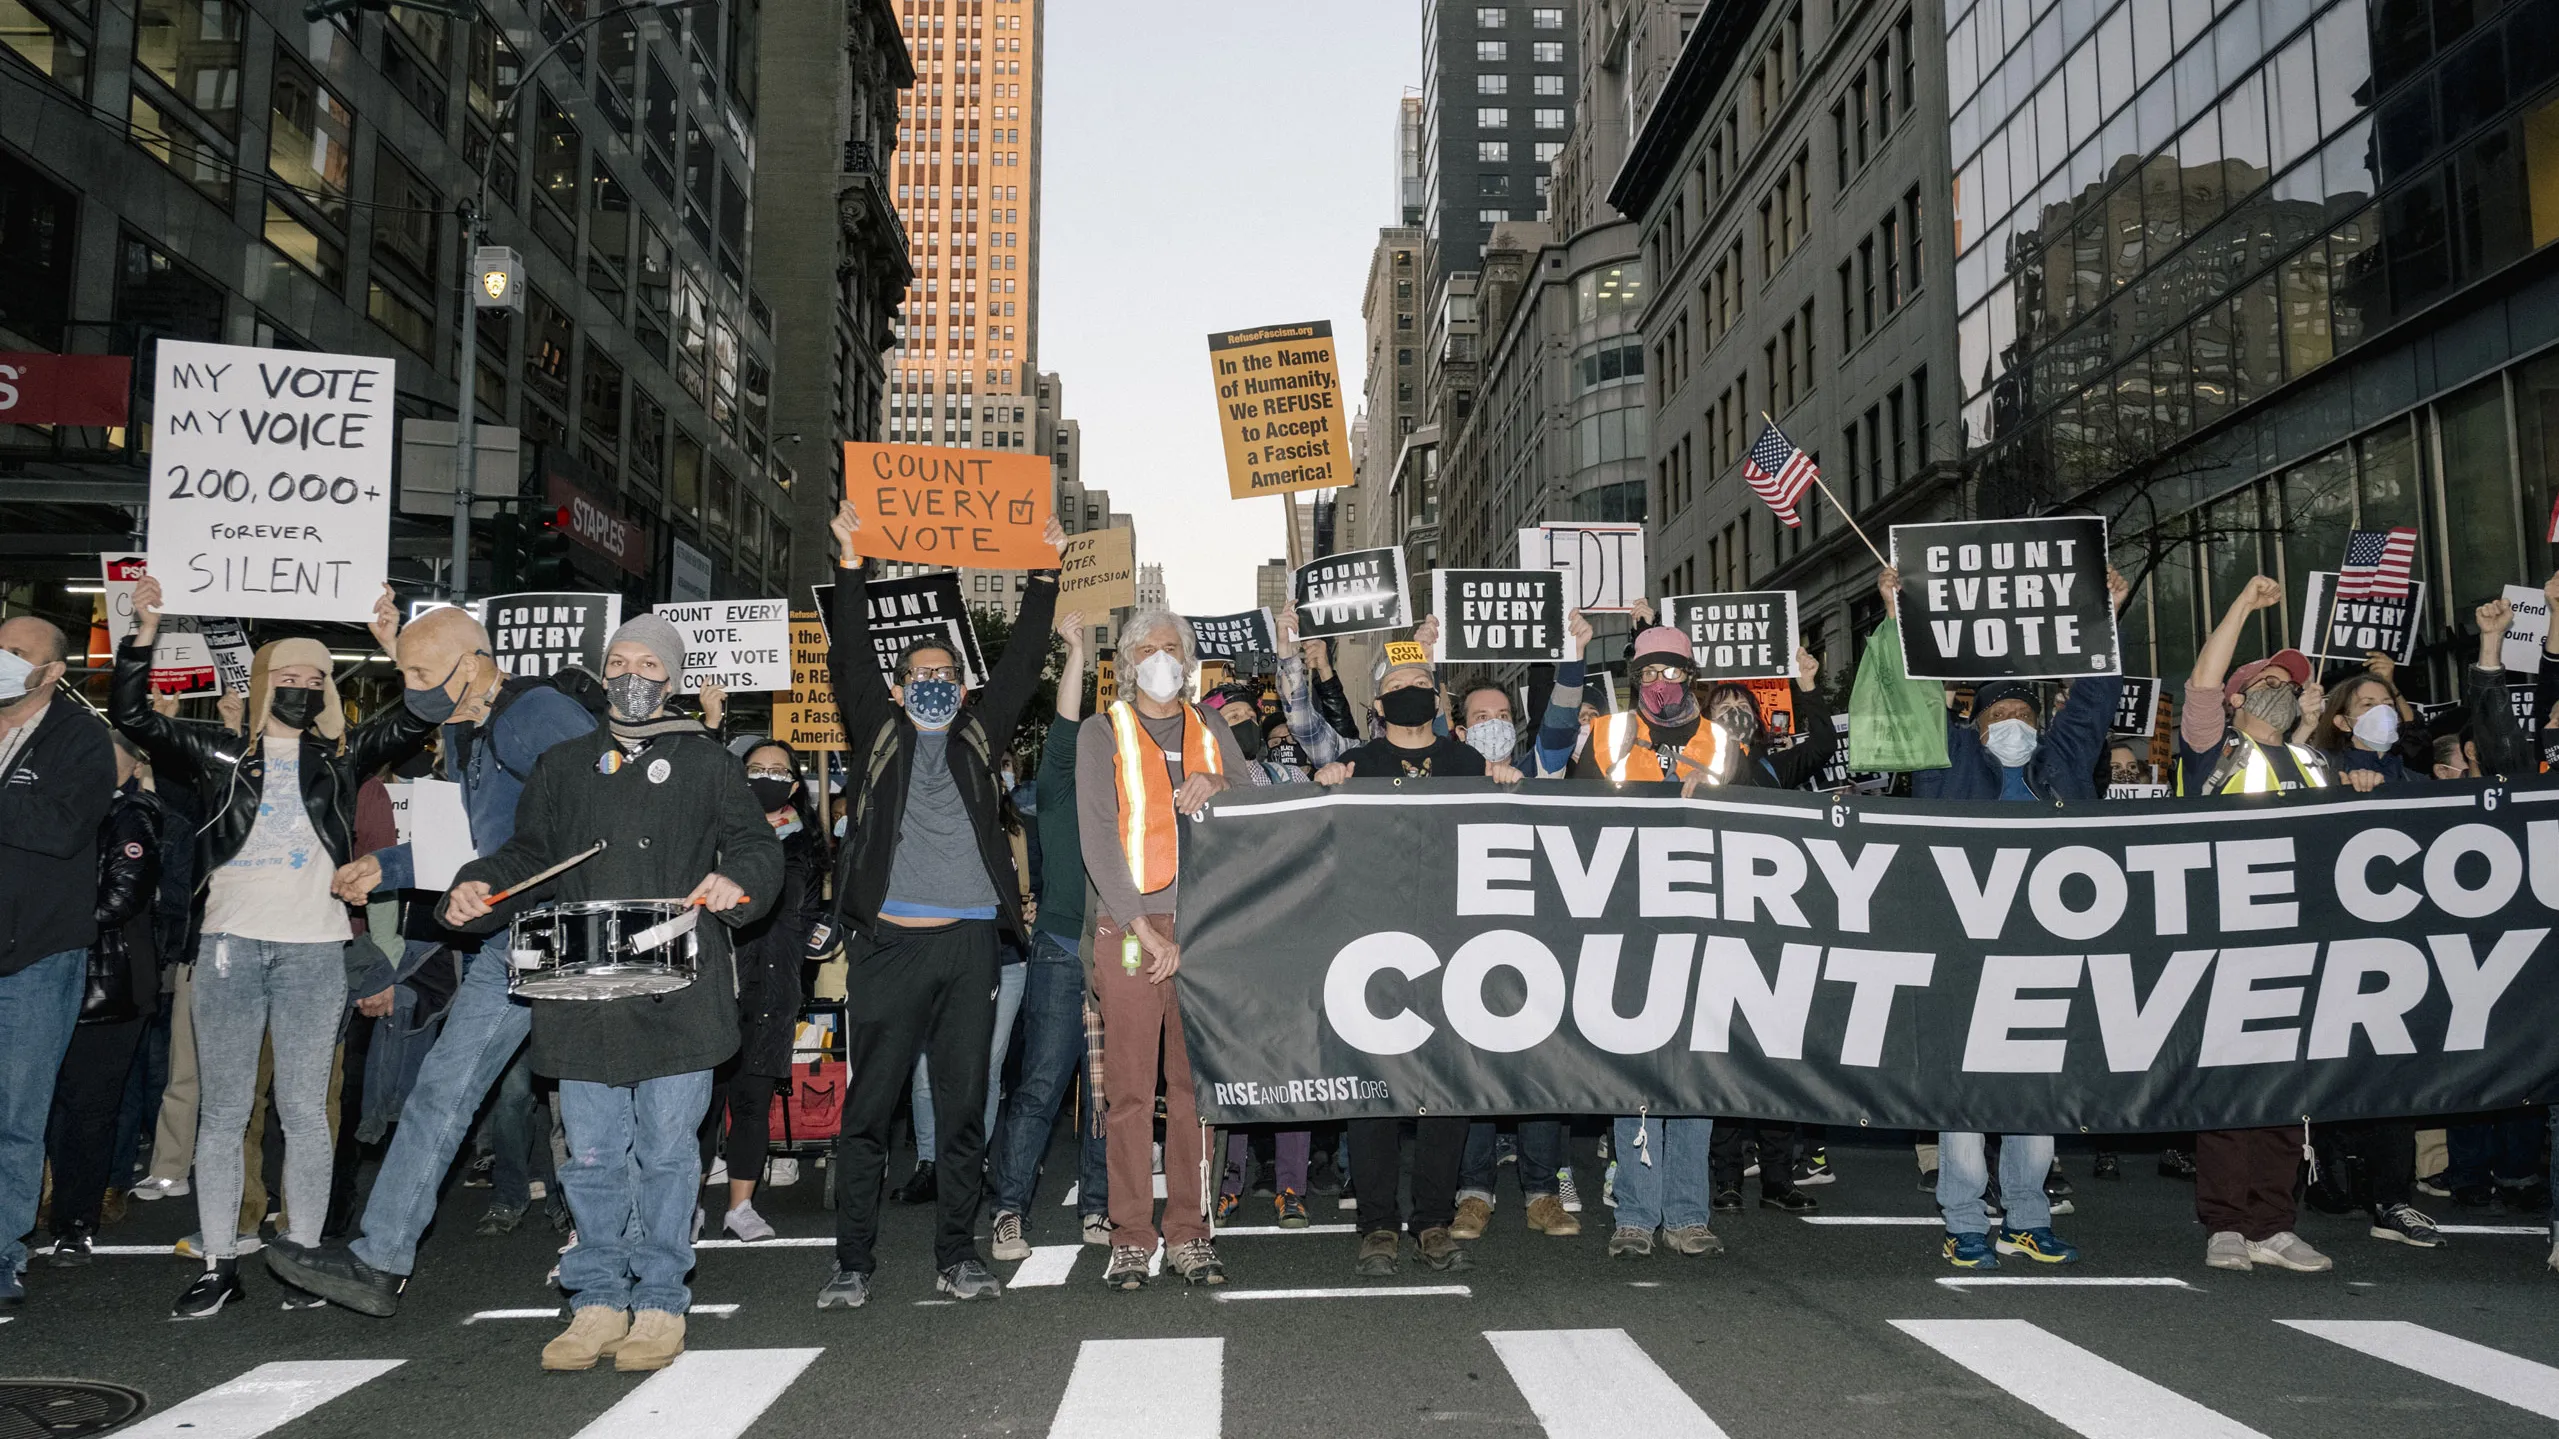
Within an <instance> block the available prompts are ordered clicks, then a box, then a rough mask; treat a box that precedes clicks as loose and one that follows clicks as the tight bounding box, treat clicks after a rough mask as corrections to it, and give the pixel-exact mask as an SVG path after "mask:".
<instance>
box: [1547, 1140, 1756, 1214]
mask: <svg viewBox="0 0 2559 1439" xmlns="http://www.w3.org/2000/svg"><path fill="white" fill-rule="evenodd" d="M1639 1133H1640V1134H1641V1135H1642V1137H1643V1147H1642V1148H1641V1149H1638V1148H1637V1147H1636V1137H1637V1135H1638V1134H1639ZM1714 1144H1715V1121H1713V1120H1711V1119H1620V1120H1618V1121H1617V1133H1616V1142H1615V1143H1613V1144H1611V1145H1610V1146H1609V1147H1608V1154H1609V1157H1610V1158H1611V1159H1614V1160H1616V1161H1617V1227H1618V1228H1620V1229H1644V1230H1652V1229H1689V1228H1699V1227H1703V1226H1705V1225H1706V1224H1707V1222H1708V1221H1709V1220H1711V1219H1712V1218H1713V1217H1714V1213H1715V1211H1714V1209H1713V1208H1712V1206H1711V1202H1710V1199H1709V1194H1708V1190H1707V1184H1708V1179H1707V1169H1708V1164H1707V1156H1708V1154H1709V1153H1710V1152H1711V1151H1712V1150H1713V1149H1714ZM1526 1149H1527V1146H1526V1145H1522V1146H1521V1150H1522V1154H1521V1162H1522V1163H1526V1162H1527V1155H1526V1152H1525V1151H1526ZM1647 1155H1650V1156H1651V1157H1652V1161H1653V1162H1652V1163H1650V1164H1646V1163H1645V1162H1644V1159H1645V1156H1647Z"/></svg>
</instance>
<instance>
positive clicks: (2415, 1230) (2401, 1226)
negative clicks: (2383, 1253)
mask: <svg viewBox="0 0 2559 1439" xmlns="http://www.w3.org/2000/svg"><path fill="white" fill-rule="evenodd" d="M2372 1237H2373V1238H2375V1239H2387V1240H2389V1241H2391V1242H2392V1243H2394V1244H2406V1245H2409V1246H2411V1247H2413V1248H2417V1249H2441V1248H2443V1231H2441V1230H2439V1229H2437V1228H2435V1222H2434V1221H2433V1220H2431V1219H2428V1218H2427V1217H2426V1216H2425V1215H2423V1214H2420V1213H2418V1212H2417V1209H2416V1207H2415V1206H2414V1205H2408V1204H2393V1205H2389V1206H2387V1207H2386V1208H2384V1209H2382V1210H2381V1211H2380V1212H2379V1213H2376V1214H2375V1215H2373V1217H2372Z"/></svg>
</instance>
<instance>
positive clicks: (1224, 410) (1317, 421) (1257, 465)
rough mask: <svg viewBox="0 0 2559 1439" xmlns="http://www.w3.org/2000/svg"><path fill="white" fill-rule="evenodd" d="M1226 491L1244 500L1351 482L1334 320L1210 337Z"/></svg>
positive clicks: (1211, 367) (1270, 327) (1210, 362)
mask: <svg viewBox="0 0 2559 1439" xmlns="http://www.w3.org/2000/svg"><path fill="white" fill-rule="evenodd" d="M1208 362H1209V372H1210V374H1211V375H1212V376H1213V377H1214V378H1215V380H1216V382H1217V425H1218V430H1219V433H1220V434H1222V435H1223V436H1224V437H1225V440H1226V489H1227V493H1228V494H1229V495H1231V496H1232V497H1234V498H1235V499H1239V500H1247V499H1251V498H1252V497H1253V496H1255V495H1285V494H1290V493H1292V492H1294V491H1297V490H1323V489H1330V488H1332V487H1333V486H1335V485H1345V484H1348V483H1350V479H1351V462H1350V421H1348V420H1347V419H1345V418H1343V414H1342V376H1341V371H1340V369H1339V368H1338V367H1337V366H1336V365H1335V364H1334V362H1333V322H1332V321H1330V320H1311V321H1308V322H1307V323H1305V324H1301V325H1264V326H1262V327H1261V328H1259V329H1253V330H1229V331H1227V332H1226V333H1224V334H1217V335H1211V336H1209V337H1208Z"/></svg>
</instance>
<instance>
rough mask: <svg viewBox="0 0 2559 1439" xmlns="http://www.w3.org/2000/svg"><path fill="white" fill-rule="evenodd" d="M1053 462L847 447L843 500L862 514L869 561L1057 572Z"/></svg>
mask: <svg viewBox="0 0 2559 1439" xmlns="http://www.w3.org/2000/svg"><path fill="white" fill-rule="evenodd" d="M1050 485H1051V481H1050V479H1049V463H1048V461H1047V460H1046V459H1045V458H1043V457H1042V456H1039V455H1032V454H1023V453H1020V452H1018V451H1005V450H955V449H944V448H942V447H940V446H937V445H873V444H865V443H863V442H861V441H858V440H849V441H846V442H845V446H844V493H845V495H846V497H847V498H849V499H851V500H852V501H853V507H854V509H856V510H858V511H859V512H860V513H861V516H862V528H861V531H860V533H859V534H857V535H856V536H855V537H854V539H855V543H856V545H857V546H858V547H859V549H860V551H861V553H862V554H863V556H864V557H866V558H876V559H883V560H905V561H908V562H910V563H914V564H925V565H952V566H971V567H975V568H981V569H998V570H1053V569H1055V568H1057V551H1056V550H1055V549H1054V548H1052V547H1051V546H1050V545H1049V544H1048V542H1047V541H1045V540H1043V539H1041V538H1040V536H1041V534H1042V533H1043V532H1044V531H1045V530H1047V528H1048V517H1049V491H1050Z"/></svg>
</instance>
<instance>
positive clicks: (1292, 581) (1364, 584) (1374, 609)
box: [1288, 545, 1413, 640]
mask: <svg viewBox="0 0 2559 1439" xmlns="http://www.w3.org/2000/svg"><path fill="white" fill-rule="evenodd" d="M1288 584H1289V595H1290V597H1291V598H1292V599H1294V600H1295V601H1296V602H1297V635H1298V638H1300V639H1308V640H1315V639H1325V638H1328V637H1330V636H1333V635H1364V634H1371V633H1374V632H1376V631H1378V630H1399V629H1402V628H1404V627H1405V626H1407V625H1409V624H1411V623H1412V622H1413V603H1412V592H1411V591H1410V590H1408V589H1407V588H1406V587H1405V584H1404V550H1403V547H1402V546H1401V545H1389V546H1387V547H1386V548H1384V549H1377V550H1349V551H1346V552H1344V553H1342V554H1338V555H1326V556H1325V557H1324V558H1322V559H1320V560H1312V561H1309V562H1308V563H1306V564H1303V565H1300V566H1298V568H1297V571H1296V573H1294V574H1292V575H1290V576H1289V581H1288Z"/></svg>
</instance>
